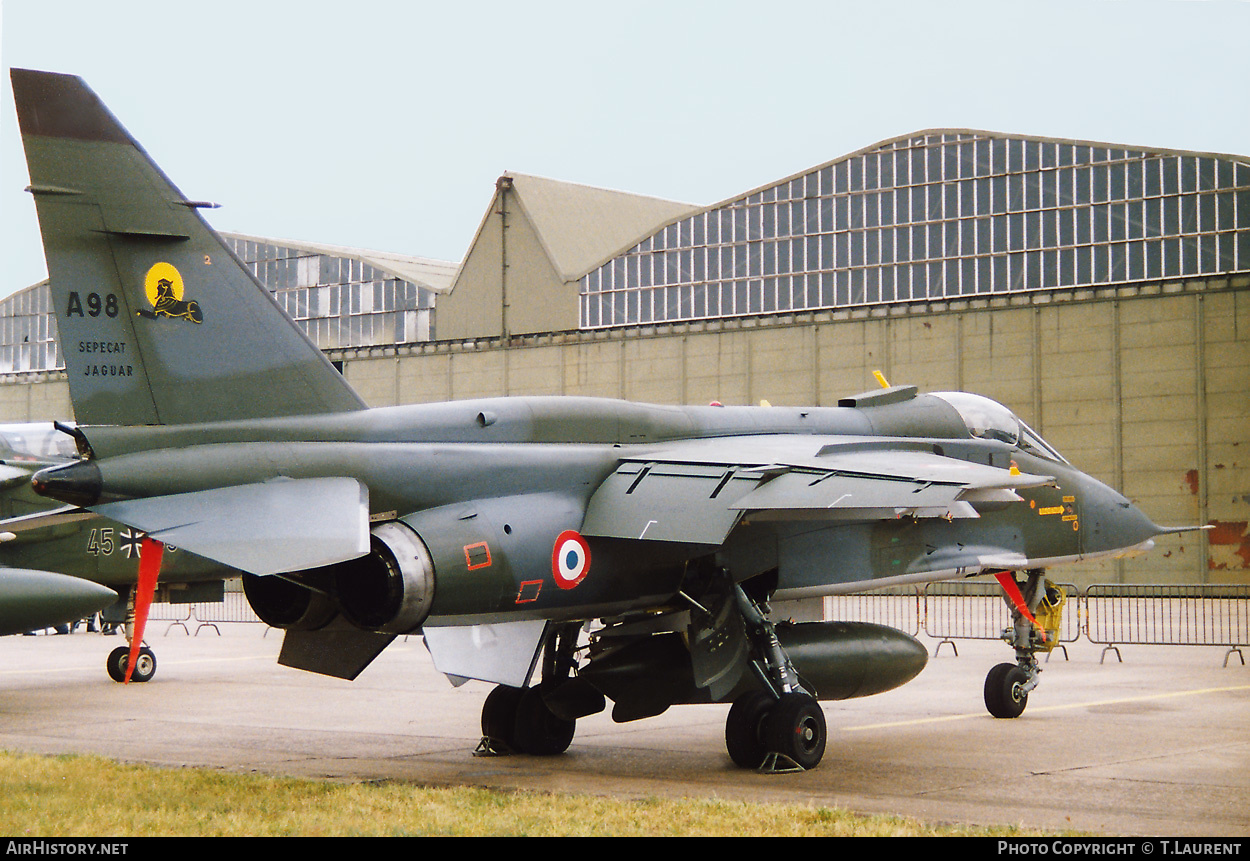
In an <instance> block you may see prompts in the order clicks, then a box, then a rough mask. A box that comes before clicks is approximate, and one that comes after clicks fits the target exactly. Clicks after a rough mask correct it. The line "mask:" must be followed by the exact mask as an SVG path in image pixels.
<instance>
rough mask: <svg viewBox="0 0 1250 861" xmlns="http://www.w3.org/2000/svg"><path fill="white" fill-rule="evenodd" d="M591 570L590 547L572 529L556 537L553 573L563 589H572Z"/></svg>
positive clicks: (553, 550)
mask: <svg viewBox="0 0 1250 861" xmlns="http://www.w3.org/2000/svg"><path fill="white" fill-rule="evenodd" d="M589 570H590V545H588V544H587V543H586V539H585V538H582V536H580V535H578V534H577V533H576V532H574V531H573V530H571V529H568V530H565V531H564V532H561V533H560V534H559V535H558V536H557V537H556V543H555V546H554V547H553V548H552V550H551V573H552V575H553V576H554V577H555V578H556V585H557V586H559V587H560V588H561V589H572V588H573V587H574V586H576V585H577V584H578V583H580V582H582V578H583V577H585V576H586V572H587V571H589Z"/></svg>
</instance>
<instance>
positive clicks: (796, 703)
mask: <svg viewBox="0 0 1250 861" xmlns="http://www.w3.org/2000/svg"><path fill="white" fill-rule="evenodd" d="M826 740H827V733H826V728H825V713H824V711H822V710H821V708H820V703H818V702H816V699H815V698H814V697H812V696H810V695H809V694H804V693H791V694H783V695H782V697H781V699H779V700H777V704H776V705H775V706H773V709H772V711H771V712H770V713H769V715H768V719H767V720H766V721H765V723H764V741H765V743H766V744H767V747H768V750H769V752H770V753H779V754H782V755H783V756H787V757H789V758H790V759H792V760H794V762H796V763H797V764H798V765H799V766H800V767H802V768H803V769H804V770H806V769H812V768H815V767H816V766H817V765H819V764H820V760H821V759H822V758H823V757H824V755H825V742H826Z"/></svg>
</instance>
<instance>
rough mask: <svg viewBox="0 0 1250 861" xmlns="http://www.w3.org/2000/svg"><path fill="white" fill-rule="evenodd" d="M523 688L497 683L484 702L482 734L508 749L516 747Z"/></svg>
mask: <svg viewBox="0 0 1250 861" xmlns="http://www.w3.org/2000/svg"><path fill="white" fill-rule="evenodd" d="M523 693H525V690H524V689H523V688H514V687H510V686H508V685H496V686H495V688H494V690H492V691H491V692H490V693H489V694H487V695H486V701H485V702H484V703H482V735H483V736H484V737H485V738H487V739H489V740H490V741H491V742H493V743H495V744H497V745H501V746H503V747H505V748H507V749H508V750H515V749H516V712H517V704H518V703H520V702H521V694H523Z"/></svg>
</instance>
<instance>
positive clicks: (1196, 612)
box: [1083, 584, 1250, 666]
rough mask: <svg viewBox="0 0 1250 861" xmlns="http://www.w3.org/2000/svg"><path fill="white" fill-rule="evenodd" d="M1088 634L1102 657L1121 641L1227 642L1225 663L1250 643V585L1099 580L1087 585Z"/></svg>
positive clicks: (1171, 643) (1160, 643)
mask: <svg viewBox="0 0 1250 861" xmlns="http://www.w3.org/2000/svg"><path fill="white" fill-rule="evenodd" d="M1083 606H1084V610H1085V616H1086V624H1085V635H1086V636H1087V637H1088V638H1089V640H1090V642H1092V643H1100V644H1102V645H1103V646H1104V647H1105V648H1104V649H1103V653H1102V657H1103V659H1106V657H1107V652H1115V654H1116V657H1117V658H1120V660H1123V658H1122V657H1121V656H1120V650H1119V649H1118V648H1117V646H1122V645H1129V644H1132V645H1153V646H1226V647H1228V651H1227V652H1225V654H1224V665H1225V666H1228V658H1229V656H1230V655H1232V654H1234V653H1236V654H1237V655H1238V657H1240V658H1241V662H1242V664H1245V662H1246V659H1245V656H1244V655H1243V654H1242V652H1241V647H1242V646H1245V645H1247V644H1250V586H1198V585H1193V586H1182V585H1176V586H1163V585H1130V584H1116V585H1094V586H1090V587H1089V588H1088V589H1086V590H1085V595H1084V598H1083Z"/></svg>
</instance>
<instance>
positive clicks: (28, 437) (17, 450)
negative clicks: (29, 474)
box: [0, 422, 77, 461]
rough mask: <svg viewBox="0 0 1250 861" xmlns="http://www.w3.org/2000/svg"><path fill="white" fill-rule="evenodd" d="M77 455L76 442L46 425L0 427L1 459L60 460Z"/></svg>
mask: <svg viewBox="0 0 1250 861" xmlns="http://www.w3.org/2000/svg"><path fill="white" fill-rule="evenodd" d="M76 455H77V451H76V449H75V447H74V440H73V438H72V437H70V436H69V435H68V434H65V433H63V432H61V431H59V430H57V429H56V428H54V427H53V426H52V423H51V422H48V423H46V424H44V423H38V424H12V425H0V457H8V458H12V459H15V460H41V461H42V460H60V459H61V458H72V457H74V456H76Z"/></svg>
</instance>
